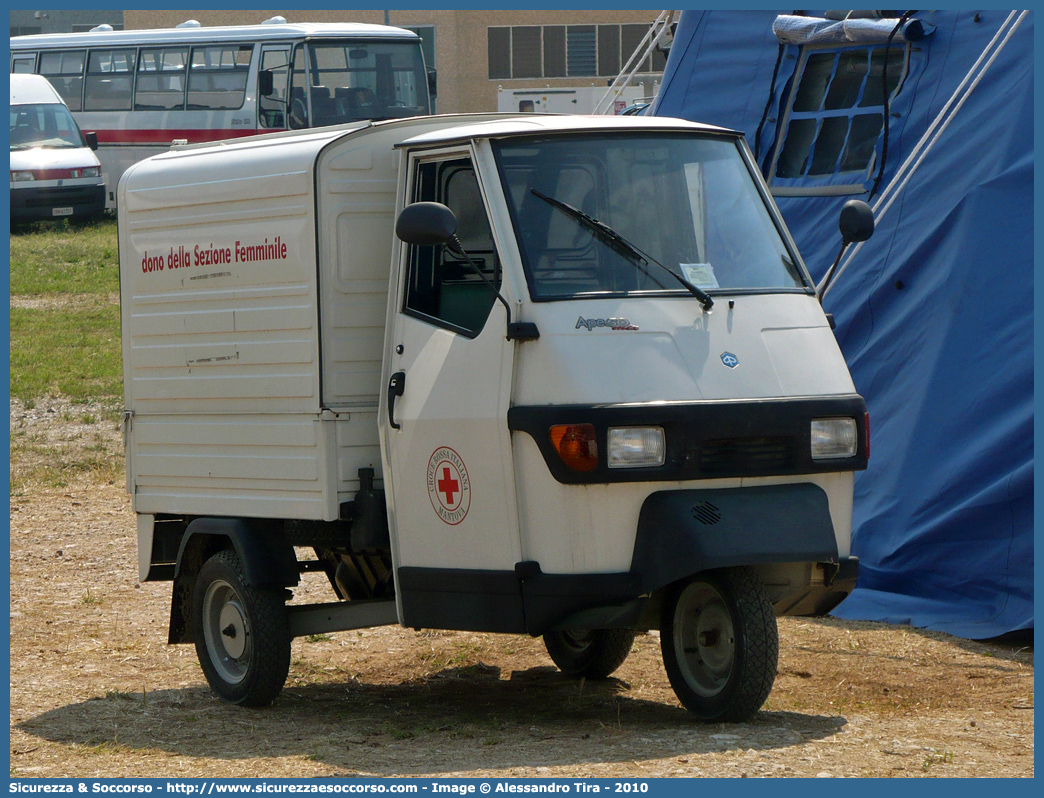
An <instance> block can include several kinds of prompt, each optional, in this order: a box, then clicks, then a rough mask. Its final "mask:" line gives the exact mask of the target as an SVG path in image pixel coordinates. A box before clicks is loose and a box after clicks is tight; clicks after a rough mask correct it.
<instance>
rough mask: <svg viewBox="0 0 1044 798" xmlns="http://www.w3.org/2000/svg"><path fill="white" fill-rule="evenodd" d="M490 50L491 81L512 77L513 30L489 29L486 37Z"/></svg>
mask: <svg viewBox="0 0 1044 798" xmlns="http://www.w3.org/2000/svg"><path fill="white" fill-rule="evenodd" d="M486 43H487V46H488V48H489V79H490V80H503V79H505V78H510V77H511V28H489V29H488V31H487V36H486Z"/></svg>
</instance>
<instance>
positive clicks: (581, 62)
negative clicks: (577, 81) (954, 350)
mask: <svg viewBox="0 0 1044 798" xmlns="http://www.w3.org/2000/svg"><path fill="white" fill-rule="evenodd" d="M566 70H567V71H568V72H569V76H570V77H577V76H586V75H597V74H598V47H597V43H596V39H595V26H594V25H570V26H569V27H567V28H566Z"/></svg>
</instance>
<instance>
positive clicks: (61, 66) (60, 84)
mask: <svg viewBox="0 0 1044 798" xmlns="http://www.w3.org/2000/svg"><path fill="white" fill-rule="evenodd" d="M86 57H87V52H86V51H85V50H65V51H58V52H50V53H41V55H40V74H41V75H44V76H45V77H46V78H47V79H48V80H49V81H50V82H51V85H52V86H54V88H55V90H56V91H57V92H58V94H60V95H61V98H62V100H64V101H65V104H66V105H67V106H69V110H70V111H80V110H82V109H83V64H84V61H86V60H87V58H86Z"/></svg>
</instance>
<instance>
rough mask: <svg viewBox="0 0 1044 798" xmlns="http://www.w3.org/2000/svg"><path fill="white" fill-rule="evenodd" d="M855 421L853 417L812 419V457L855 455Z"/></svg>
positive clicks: (821, 458) (829, 457)
mask: <svg viewBox="0 0 1044 798" xmlns="http://www.w3.org/2000/svg"><path fill="white" fill-rule="evenodd" d="M856 434H857V430H856V421H855V419H854V418H816V419H813V420H812V459H813V460H834V459H837V458H841V457H855V453H856V445H857V439H856Z"/></svg>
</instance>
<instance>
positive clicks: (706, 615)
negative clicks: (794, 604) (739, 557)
mask: <svg viewBox="0 0 1044 798" xmlns="http://www.w3.org/2000/svg"><path fill="white" fill-rule="evenodd" d="M660 646H661V648H662V651H663V664H664V667H665V668H666V670H667V676H668V678H669V679H670V682H671V687H673V688H674V692H675V693H676V694H677V696H678V699H679V700H680V701H681V702H682V705H684V707H685V708H686V709H687V710H689V712H691V713H692V714H694V715H695V716H696V717H698V718H700V719H701V720H706V721H736V722H738V721H744V720H749V719H750V718H751V717H753V715H754V714H755V713H756V712H757V711H758V710H759V709H760V708H761V705H762V704H764V703H765V699H766V698H768V695H769V692H770V691H771V690H772V683H773V681H775V678H776V666H777V661H778V657H779V637H778V631H777V628H776V614H775V611H774V609H773V607H772V603H771V602H770V601H769V599H768V596H767V595H766V594H765V588H764V586H763V585H762V584H761V581H760V580H759V579H758V577H757V575H756V574H755V573H754V571H753V570H752V569H751V568H727V569H722V570H718V571H708V572H707V573H703V574H699V575H698V576H696V577H693V578H692V579H690V580H689V581H688V582H685V583H683V584H682V585H681V586H680V587H678V588H676V589H675V590H674V591H673V593H672V594H671V596H670V598H669V599H668V601H667V604H666V605H665V608H664V613H663V622H662V625H661V628H660Z"/></svg>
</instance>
